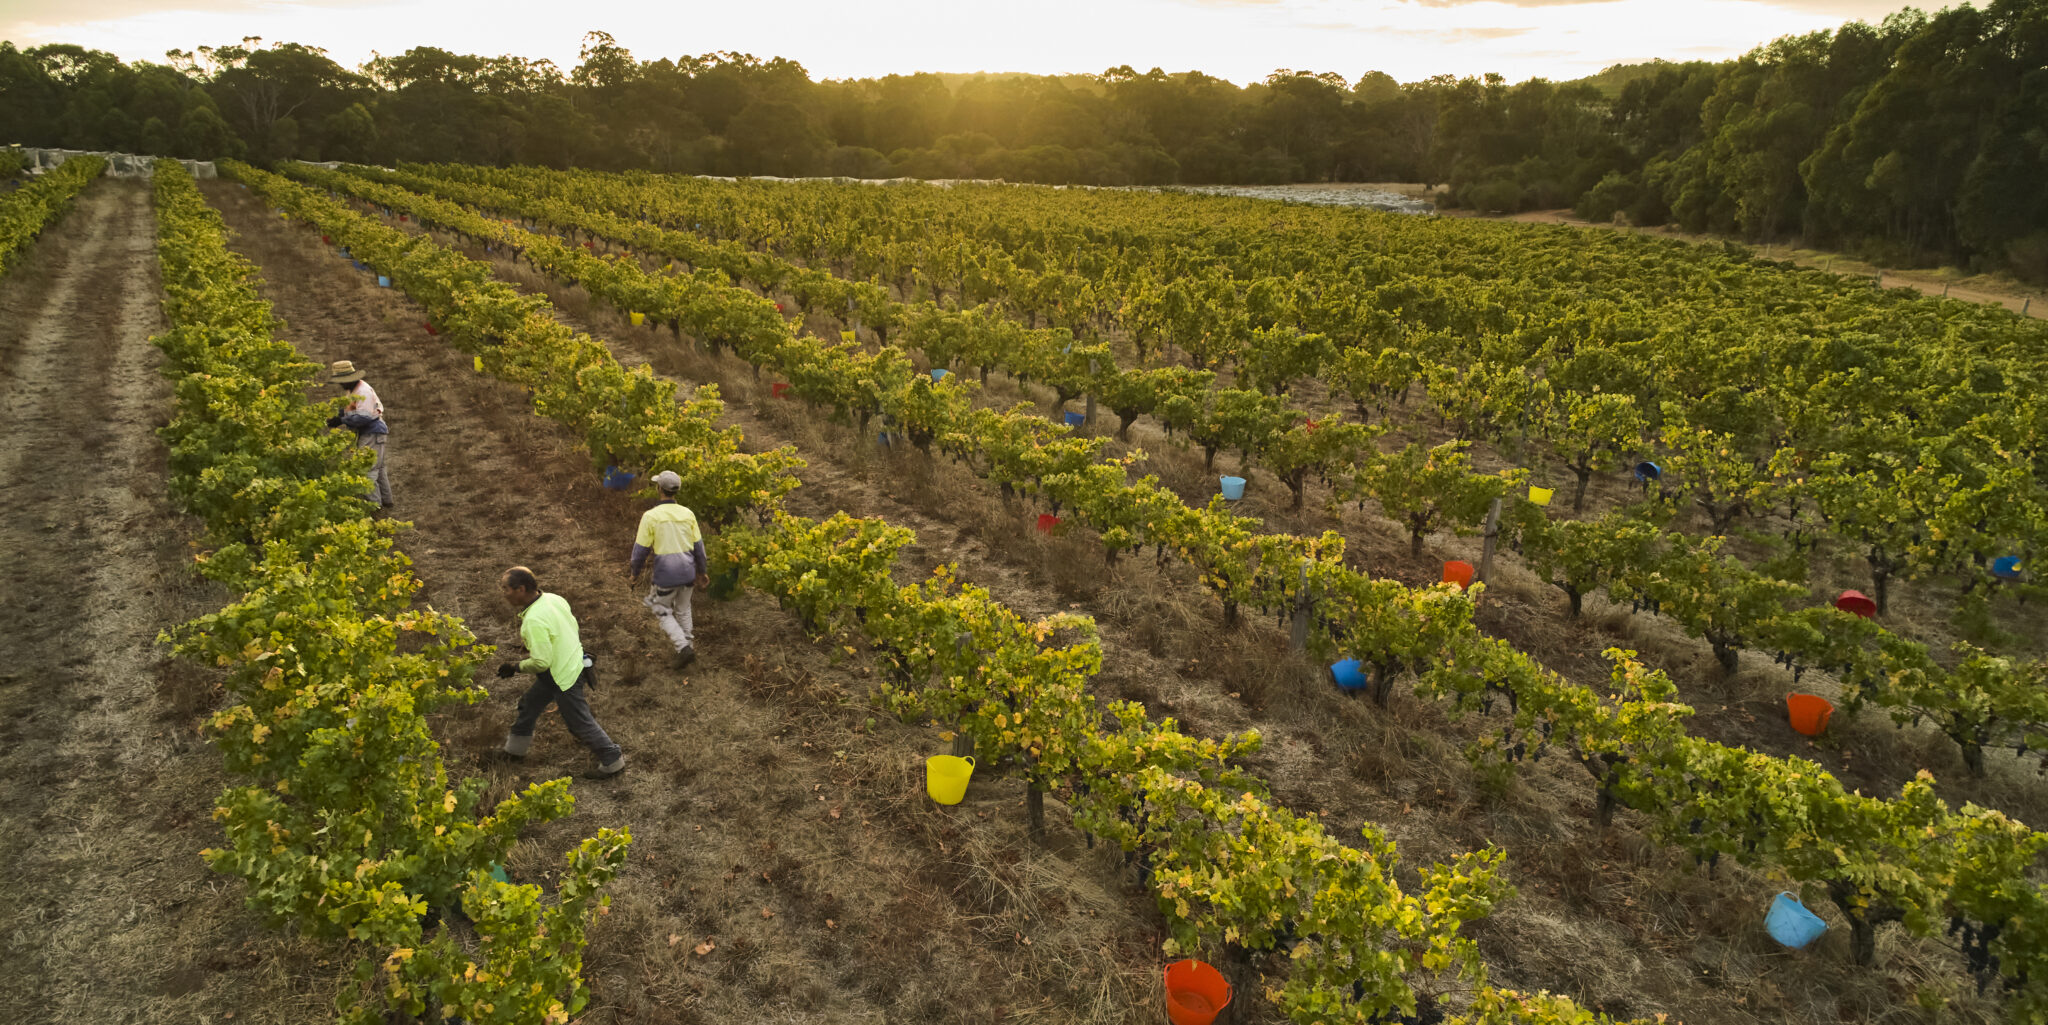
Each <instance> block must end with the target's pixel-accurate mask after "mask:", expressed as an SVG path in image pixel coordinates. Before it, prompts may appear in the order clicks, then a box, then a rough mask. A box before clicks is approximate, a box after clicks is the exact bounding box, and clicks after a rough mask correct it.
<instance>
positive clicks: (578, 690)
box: [512, 668, 619, 765]
mask: <svg viewBox="0 0 2048 1025" xmlns="http://www.w3.org/2000/svg"><path fill="white" fill-rule="evenodd" d="M589 682H590V670H589V669H587V668H586V669H585V670H583V675H582V676H581V677H578V678H577V680H576V686H574V687H571V688H569V689H568V690H563V689H562V688H560V687H557V686H555V677H554V674H553V673H541V674H539V675H537V676H535V677H534V678H533V686H531V687H528V688H526V693H524V694H521V695H520V696H519V718H517V719H514V720H513V721H512V735H513V736H515V737H531V736H533V728H534V726H535V725H537V724H539V722H540V714H541V713H542V712H545V711H547V710H548V706H549V705H554V706H556V707H557V708H559V709H561V711H562V723H563V725H565V726H567V727H569V735H570V736H573V737H575V738H576V739H577V740H579V741H582V742H583V746H584V747H587V748H589V749H590V753H591V754H594V755H596V756H597V764H599V765H610V764H612V763H613V762H616V761H618V760H619V745H617V744H614V743H612V738H611V737H609V736H606V735H605V732H604V727H602V726H599V725H598V724H597V717H596V716H593V715H591V714H590V688H589V687H587V686H585V685H586V684H588V683H589Z"/></svg>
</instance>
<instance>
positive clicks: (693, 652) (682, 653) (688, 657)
mask: <svg viewBox="0 0 2048 1025" xmlns="http://www.w3.org/2000/svg"><path fill="white" fill-rule="evenodd" d="M695 661H697V646H696V645H694V644H685V645H683V646H682V647H681V648H679V649H677V650H676V660H675V664H674V666H673V668H676V669H688V668H690V663H692V662H695Z"/></svg>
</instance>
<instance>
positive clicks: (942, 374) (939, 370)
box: [932, 367, 946, 384]
mask: <svg viewBox="0 0 2048 1025" xmlns="http://www.w3.org/2000/svg"><path fill="white" fill-rule="evenodd" d="M945 379H946V370H945V368H943V367H934V368H932V383H933V384H937V383H939V382H940V381H943V380H945Z"/></svg>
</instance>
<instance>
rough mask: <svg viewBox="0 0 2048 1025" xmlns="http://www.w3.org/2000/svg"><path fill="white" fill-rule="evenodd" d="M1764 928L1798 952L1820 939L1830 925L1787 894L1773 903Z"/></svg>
mask: <svg viewBox="0 0 2048 1025" xmlns="http://www.w3.org/2000/svg"><path fill="white" fill-rule="evenodd" d="M1764 928H1765V929H1768V930H1770V933H1771V938H1772V939H1774V940H1777V941H1778V942H1779V943H1782V944H1784V945H1786V946H1788V947H1791V948H1792V949H1793V950H1798V949H1799V948H1801V947H1804V946H1806V945H1807V944H1809V943H1812V942H1813V941H1814V940H1816V939H1819V938H1820V934H1821V933H1824V932H1826V931H1828V924H1827V923H1826V922H1824V921H1822V920H1821V918H1820V916H1819V915H1816V914H1814V913H1813V912H1811V911H1808V910H1806V905H1804V904H1801V903H1799V898H1798V897H1795V896H1793V895H1792V894H1791V893H1789V892H1787V893H1780V894H1778V897H1777V899H1776V900H1773V901H1771V911H1770V913H1769V914H1767V915H1765V916H1764Z"/></svg>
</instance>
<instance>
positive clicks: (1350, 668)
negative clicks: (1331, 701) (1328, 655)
mask: <svg viewBox="0 0 2048 1025" xmlns="http://www.w3.org/2000/svg"><path fill="white" fill-rule="evenodd" d="M1330 679H1332V680H1334V681H1336V683H1337V689H1338V690H1364V689H1365V667H1363V666H1361V665H1359V664H1358V660H1357V659H1355V658H1347V659H1345V660H1344V661H1342V662H1332V663H1330Z"/></svg>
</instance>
